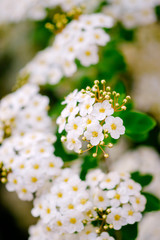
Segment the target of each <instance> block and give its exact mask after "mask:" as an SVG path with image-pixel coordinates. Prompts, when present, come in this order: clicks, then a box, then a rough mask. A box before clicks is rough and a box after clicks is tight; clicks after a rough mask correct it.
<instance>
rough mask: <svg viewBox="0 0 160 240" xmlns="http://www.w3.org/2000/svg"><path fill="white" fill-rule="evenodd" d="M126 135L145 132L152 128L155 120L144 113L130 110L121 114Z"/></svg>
mask: <svg viewBox="0 0 160 240" xmlns="http://www.w3.org/2000/svg"><path fill="white" fill-rule="evenodd" d="M123 121H124V126H125V128H126V135H129V136H132V135H140V134H146V133H147V132H149V131H150V130H152V129H153V128H154V127H155V125H156V121H155V120H154V119H153V118H151V117H150V116H148V115H147V114H145V113H141V112H135V111H130V112H126V114H125V115H124V116H123Z"/></svg>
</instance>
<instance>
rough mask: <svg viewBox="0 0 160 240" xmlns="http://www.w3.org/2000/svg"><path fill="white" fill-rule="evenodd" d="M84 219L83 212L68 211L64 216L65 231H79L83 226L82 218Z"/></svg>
mask: <svg viewBox="0 0 160 240" xmlns="http://www.w3.org/2000/svg"><path fill="white" fill-rule="evenodd" d="M83 219H84V216H83V214H81V213H80V212H78V211H75V210H74V211H70V212H69V213H68V214H67V217H66V218H65V223H66V228H65V229H66V231H67V232H68V233H74V232H80V231H82V229H83V228H84V226H83V223H82V220H83Z"/></svg>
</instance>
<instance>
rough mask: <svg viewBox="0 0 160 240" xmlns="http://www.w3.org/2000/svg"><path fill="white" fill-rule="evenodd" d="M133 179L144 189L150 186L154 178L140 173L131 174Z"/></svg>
mask: <svg viewBox="0 0 160 240" xmlns="http://www.w3.org/2000/svg"><path fill="white" fill-rule="evenodd" d="M131 178H132V179H133V180H134V181H135V182H138V183H139V184H140V185H141V186H142V187H145V186H147V185H149V184H150V183H151V181H152V179H153V176H152V175H150V174H141V173H140V172H138V171H137V172H133V173H131Z"/></svg>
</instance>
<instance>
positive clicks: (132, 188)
mask: <svg viewBox="0 0 160 240" xmlns="http://www.w3.org/2000/svg"><path fill="white" fill-rule="evenodd" d="M120 187H121V189H123V188H124V189H127V194H128V195H135V194H137V193H138V192H140V191H141V189H142V187H141V185H140V184H139V183H136V182H135V181H133V180H132V179H128V180H126V181H125V182H121V184H120Z"/></svg>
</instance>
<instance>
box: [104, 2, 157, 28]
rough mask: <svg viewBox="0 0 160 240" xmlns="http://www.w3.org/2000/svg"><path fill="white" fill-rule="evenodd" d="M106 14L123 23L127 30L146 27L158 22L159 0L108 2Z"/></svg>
mask: <svg viewBox="0 0 160 240" xmlns="http://www.w3.org/2000/svg"><path fill="white" fill-rule="evenodd" d="M108 3H109V5H107V7H105V9H104V12H105V13H107V14H109V15H110V16H112V17H114V18H115V19H116V20H118V21H121V22H122V23H123V24H124V26H125V27H126V28H133V27H136V26H139V25H146V24H150V23H153V22H155V21H156V14H155V7H156V6H157V5H159V4H160V1H159V0H147V1H146V0H141V1H139V0H134V1H132V0H119V1H117V0H108Z"/></svg>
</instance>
